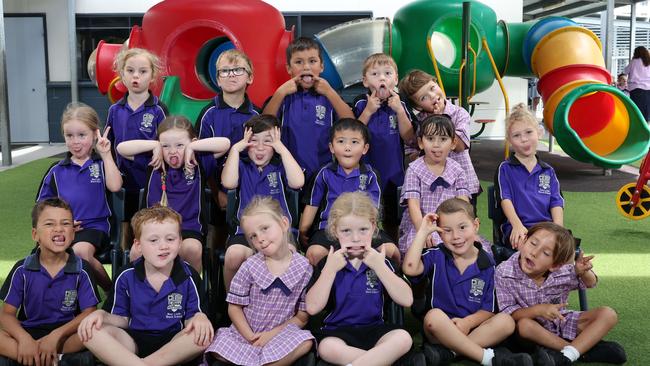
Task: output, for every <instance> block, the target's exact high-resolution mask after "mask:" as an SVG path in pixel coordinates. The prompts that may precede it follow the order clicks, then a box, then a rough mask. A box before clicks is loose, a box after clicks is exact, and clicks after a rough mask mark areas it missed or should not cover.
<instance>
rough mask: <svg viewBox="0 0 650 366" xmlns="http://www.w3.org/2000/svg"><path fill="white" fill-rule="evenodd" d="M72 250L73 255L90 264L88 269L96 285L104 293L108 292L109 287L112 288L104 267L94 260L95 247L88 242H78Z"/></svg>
mask: <svg viewBox="0 0 650 366" xmlns="http://www.w3.org/2000/svg"><path fill="white" fill-rule="evenodd" d="M72 250H73V251H74V254H76V255H77V256H79V257H81V258H82V259H85V260H86V261H87V262H88V263H89V264H90V268H92V270H93V275H95V280H97V284H99V286H101V288H103V289H104V291H109V290H110V289H111V286H113V283H112V282H111V278H110V277H109V276H108V273H106V270H105V269H104V266H103V265H102V264H101V263H100V262H99V261H98V260H97V258H95V251H96V248H95V246H94V245H92V244H90V243H88V242H85V241H80V242H78V243H75V244H74V245H73V246H72Z"/></svg>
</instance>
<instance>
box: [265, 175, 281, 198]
mask: <svg viewBox="0 0 650 366" xmlns="http://www.w3.org/2000/svg"><path fill="white" fill-rule="evenodd" d="M266 179H267V180H268V182H269V193H270V194H277V193H279V190H278V173H277V172H270V173H269V174H267V175H266Z"/></svg>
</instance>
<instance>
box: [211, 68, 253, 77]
mask: <svg viewBox="0 0 650 366" xmlns="http://www.w3.org/2000/svg"><path fill="white" fill-rule="evenodd" d="M217 72H218V73H219V77H220V78H226V77H228V76H230V75H235V76H242V75H244V73H245V72H246V68H245V67H234V68H232V69H219V70H217Z"/></svg>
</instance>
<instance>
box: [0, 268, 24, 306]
mask: <svg viewBox="0 0 650 366" xmlns="http://www.w3.org/2000/svg"><path fill="white" fill-rule="evenodd" d="M23 263H24V260H20V261H18V262H17V263H16V264H15V265H14V267H13V268H12V269H11V271H10V272H9V274H8V275H7V279H5V282H4V284H3V285H2V289H1V290H0V298H1V299H2V301H4V302H6V303H7V304H9V305H11V306H13V307H15V308H19V307H20V306H21V305H22V303H23V299H24V296H25V293H24V289H25V277H24V275H23V267H22V266H23Z"/></svg>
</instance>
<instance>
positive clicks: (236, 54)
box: [215, 49, 254, 76]
mask: <svg viewBox="0 0 650 366" xmlns="http://www.w3.org/2000/svg"><path fill="white" fill-rule="evenodd" d="M221 61H226V62H230V63H235V62H237V61H244V68H245V69H246V72H248V75H249V76H250V75H253V71H254V70H253V63H252V62H251V59H250V58H248V56H247V55H246V54H245V53H244V52H242V51H240V50H237V49H231V50H226V51H224V52H222V53H221V54H220V55H219V57H218V58H217V62H216V63H215V66H216V68H217V69H218V68H219V63H220V62H221Z"/></svg>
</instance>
